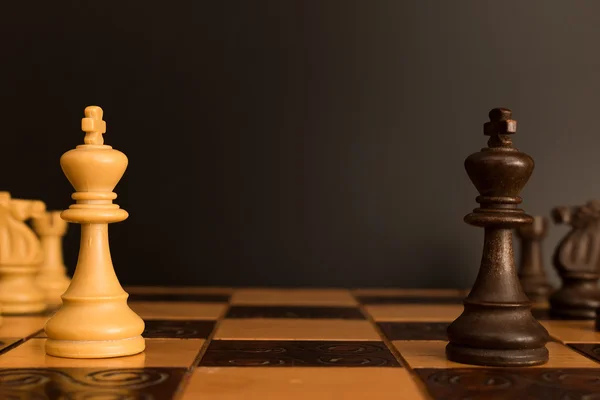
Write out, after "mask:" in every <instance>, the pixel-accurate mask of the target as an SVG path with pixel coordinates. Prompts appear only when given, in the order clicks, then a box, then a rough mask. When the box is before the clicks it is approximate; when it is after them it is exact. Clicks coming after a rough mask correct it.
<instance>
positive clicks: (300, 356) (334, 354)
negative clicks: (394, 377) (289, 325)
mask: <svg viewBox="0 0 600 400" xmlns="http://www.w3.org/2000/svg"><path fill="white" fill-rule="evenodd" d="M200 365H201V366H206V367H219V366H220V367H226V366H228V367H291V366H293V367H400V364H399V363H398V361H396V358H395V357H394V355H393V354H392V352H391V351H390V350H389V349H388V348H387V346H386V345H385V343H383V342H372V341H365V342H362V341H360V342H351V341H291V340H290V341H288V340H281V341H271V340H269V341H267V340H258V341H255V340H213V341H212V342H211V343H210V345H209V347H208V349H207V350H206V353H205V354H204V357H202V360H201V361H200Z"/></svg>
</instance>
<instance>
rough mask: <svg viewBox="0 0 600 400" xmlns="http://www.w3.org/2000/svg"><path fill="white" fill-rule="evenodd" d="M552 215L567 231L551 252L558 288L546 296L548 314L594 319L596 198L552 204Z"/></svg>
mask: <svg viewBox="0 0 600 400" xmlns="http://www.w3.org/2000/svg"><path fill="white" fill-rule="evenodd" d="M552 217H553V219H554V221H555V222H556V223H557V224H568V225H570V226H571V230H570V231H569V233H567V235H566V236H565V237H564V239H563V240H561V241H560V243H559V244H558V246H557V247H556V251H555V252H554V257H553V263H554V267H555V268H556V270H557V271H558V274H559V275H560V277H561V278H562V287H561V288H560V289H559V290H557V291H556V292H555V293H554V294H552V296H550V314H551V315H552V316H554V317H558V318H564V319H595V318H596V309H598V308H599V307H600V289H599V288H598V279H599V278H600V268H599V265H598V264H599V262H600V201H589V202H588V203H586V204H585V205H582V206H577V207H556V208H554V209H553V210H552Z"/></svg>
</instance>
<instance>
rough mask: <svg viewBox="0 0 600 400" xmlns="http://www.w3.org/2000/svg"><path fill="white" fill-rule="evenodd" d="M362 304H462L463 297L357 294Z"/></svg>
mask: <svg viewBox="0 0 600 400" xmlns="http://www.w3.org/2000/svg"><path fill="white" fill-rule="evenodd" d="M355 297H356V299H357V300H358V301H359V302H360V303H362V304H462V302H463V299H464V298H463V297H459V296H447V297H446V296H444V297H435V296H432V297H426V296H355Z"/></svg>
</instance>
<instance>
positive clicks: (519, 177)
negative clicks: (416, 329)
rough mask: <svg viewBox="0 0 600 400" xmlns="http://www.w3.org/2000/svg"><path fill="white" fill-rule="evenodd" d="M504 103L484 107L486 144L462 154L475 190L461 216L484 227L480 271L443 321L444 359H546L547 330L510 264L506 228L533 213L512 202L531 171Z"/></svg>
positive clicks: (519, 362)
mask: <svg viewBox="0 0 600 400" xmlns="http://www.w3.org/2000/svg"><path fill="white" fill-rule="evenodd" d="M511 116H512V113H511V111H510V110H507V109H504V108H496V109H493V110H492V111H490V113H489V117H490V122H487V123H485V124H484V129H483V131H484V134H485V135H488V136H490V138H489V141H488V147H487V148H484V149H482V150H481V151H480V152H478V153H474V154H471V155H470V156H469V157H468V158H467V159H466V160H465V169H466V170H467V174H468V175H469V178H470V179H471V181H472V182H473V184H474V185H475V187H476V188H477V190H478V191H479V194H480V195H479V196H478V197H477V199H476V201H477V202H478V203H479V205H480V206H479V208H476V209H475V210H473V212H472V213H470V214H469V215H467V216H466V217H465V222H466V223H468V224H470V225H474V226H478V227H483V228H484V245H483V255H482V259H481V265H480V267H479V274H478V276H477V279H476V280H475V284H474V285H473V288H472V289H471V292H470V293H469V295H468V296H467V297H466V298H465V300H464V311H463V313H462V314H461V315H460V316H459V317H458V318H457V319H456V320H455V321H454V322H453V323H452V324H450V326H449V327H448V340H449V344H448V345H447V346H446V356H447V357H448V359H449V360H451V361H455V362H459V363H464V364H474V365H486V366H498V367H512V366H530V365H539V364H544V363H545V362H547V361H548V350H547V349H546V343H547V342H548V340H549V336H548V332H547V331H546V329H544V327H543V326H541V325H540V323H539V322H537V320H536V319H535V318H534V317H533V316H532V315H531V301H530V300H529V299H528V298H527V295H526V294H525V292H524V291H523V289H522V287H521V283H520V282H519V278H518V276H517V270H516V267H515V260H514V253H513V243H512V231H513V229H515V228H516V227H518V226H521V225H526V224H531V223H532V222H533V218H532V217H531V216H529V215H527V214H525V212H524V211H523V210H521V209H519V208H517V206H518V205H519V204H520V203H521V198H520V197H519V193H520V192H521V190H522V189H523V187H524V186H525V184H526V183H527V181H528V180H529V177H530V176H531V173H532V172H533V167H534V162H533V159H532V158H531V157H529V156H528V155H527V154H525V153H521V152H520V151H519V150H517V149H516V148H514V147H513V145H512V141H511V138H510V135H512V134H514V133H515V132H516V130H517V129H516V128H517V122H516V121H514V120H512V119H511Z"/></svg>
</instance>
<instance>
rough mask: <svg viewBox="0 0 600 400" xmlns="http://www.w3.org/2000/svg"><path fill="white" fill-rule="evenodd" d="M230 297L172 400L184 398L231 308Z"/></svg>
mask: <svg viewBox="0 0 600 400" xmlns="http://www.w3.org/2000/svg"><path fill="white" fill-rule="evenodd" d="M232 297H233V293H232V295H231V296H229V299H228V300H227V303H226V306H225V307H223V311H221V314H220V315H219V317H218V318H217V319H216V320H215V324H214V326H213V330H212V332H211V333H210V335H208V337H207V338H206V340H205V341H204V343H203V344H202V347H200V350H199V351H198V354H196V357H194V361H192V364H191V365H190V366H189V367H188V368H187V369H186V371H185V374H184V375H183V377H182V378H181V381H180V382H179V384H178V385H177V389H176V391H175V394H174V395H173V400H180V399H183V398H184V396H185V392H186V389H187V387H188V386H189V383H190V380H191V379H192V376H193V375H194V372H195V371H196V369H197V368H198V366H199V365H200V362H201V361H202V358H203V357H204V355H205V354H206V351H207V350H208V347H209V346H210V343H211V342H212V340H213V338H214V336H215V335H216V333H217V330H218V329H219V326H220V325H221V322H222V321H223V320H224V319H225V316H226V315H227V312H228V311H229V308H230V307H231V298H232Z"/></svg>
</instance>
